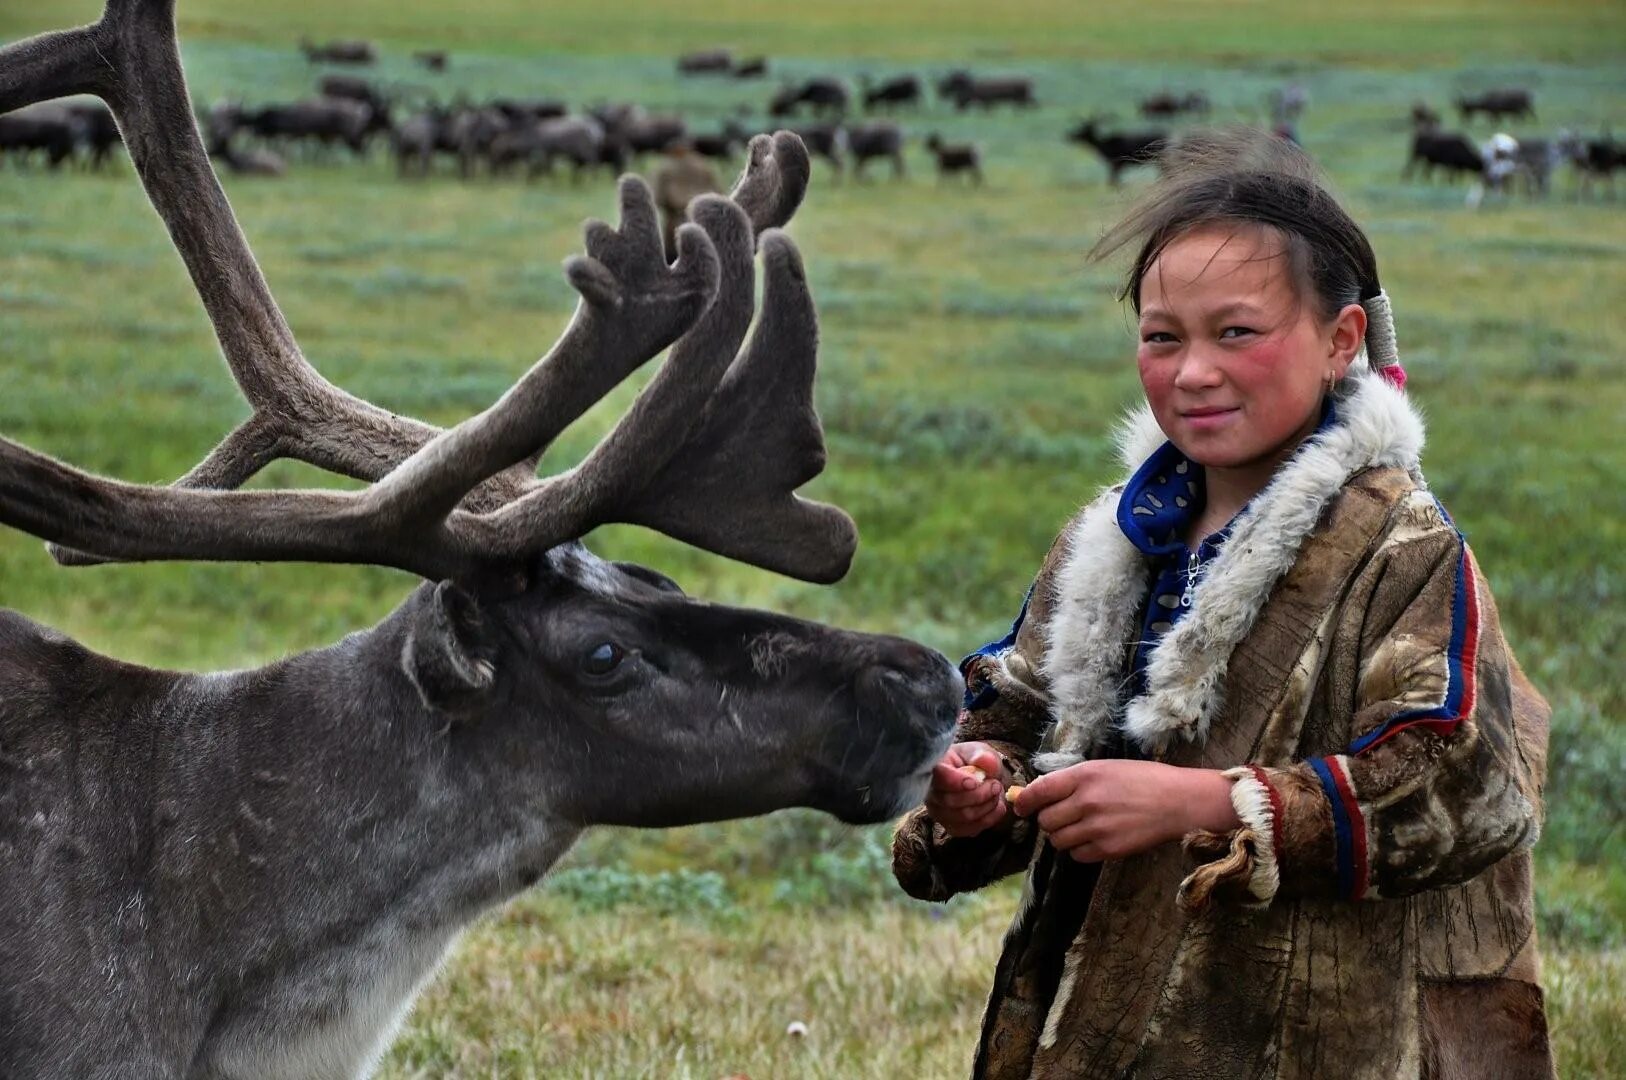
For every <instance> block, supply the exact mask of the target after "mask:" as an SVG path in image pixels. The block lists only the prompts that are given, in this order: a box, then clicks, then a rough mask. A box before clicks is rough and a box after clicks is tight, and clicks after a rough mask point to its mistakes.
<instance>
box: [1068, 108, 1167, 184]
mask: <svg viewBox="0 0 1626 1080" xmlns="http://www.w3.org/2000/svg"><path fill="white" fill-rule="evenodd" d="M1067 138H1068V139H1069V140H1070V141H1072V142H1076V143H1081V144H1083V145H1085V146H1088V147H1091V148H1093V149H1094V150H1095V152H1096V153H1098V154H1100V155H1101V159H1102V160H1103V161H1105V162H1106V163H1107V180H1108V182H1109V183H1111V184H1112V186H1113V187H1117V186H1118V184H1119V183H1120V181H1121V177H1122V174H1123V171H1124V170H1125V169H1128V168H1133V167H1135V166H1137V165H1153V166H1155V165H1157V164H1158V156H1159V155H1160V154H1162V153H1163V151H1164V150H1165V149H1167V148H1168V145H1169V134H1168V132H1166V131H1119V132H1113V133H1111V134H1108V133H1106V132H1103V131H1101V130H1100V127H1099V121H1097V120H1094V119H1091V120H1086V121H1084V122H1083V123H1082V124H1079V125H1078V126H1077V127H1076V128H1074V129H1073V130H1072V131H1070V132H1068V134H1067Z"/></svg>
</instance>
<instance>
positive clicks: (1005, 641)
mask: <svg viewBox="0 0 1626 1080" xmlns="http://www.w3.org/2000/svg"><path fill="white" fill-rule="evenodd" d="M1032 599H1033V586H1032V585H1029V586H1028V591H1027V595H1025V596H1024V597H1022V610H1021V611H1018V612H1017V613H1016V621H1015V622H1013V623H1011V629H1010V633H1008V634H1006V635H1005V636H1004V637H1002V638H1000V639H999V640H998V641H990V642H989V643H988V644H986V645H984V646H983V647H982V648H980V649H978V650H977V651H976V652H973V653H969V654H968V655H966V656H965V657H963V658H961V660H960V665H959V666H960V674H961V675H964V674H966V668H967V667H969V666H970V665H971V661H973V660H975V659H976V658H977V657H979V656H998V655H999V654H1000V653H1003V652H1006V651H1008V650H1010V649H1011V648H1012V647H1014V646H1015V645H1016V632H1017V631H1018V630H1020V629H1022V623H1023V622H1025V621H1026V620H1027V617H1028V602H1029V601H1031V600H1032ZM998 700H999V691H998V690H996V689H994V687H993V686H992V685H990V684H984V685H983V686H981V687H979V688H978V689H977V690H976V692H975V693H973V692H972V690H971V687H970V686H969V685H967V686H966V688H965V697H964V698H963V699H962V700H961V703H960V707H961V708H962V709H965V710H966V711H967V712H975V711H977V710H978V709H986V708H987V707H988V706H990V705H992V704H993V703H994V702H996V701H998Z"/></svg>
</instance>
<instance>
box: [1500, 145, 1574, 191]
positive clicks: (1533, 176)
mask: <svg viewBox="0 0 1626 1080" xmlns="http://www.w3.org/2000/svg"><path fill="white" fill-rule="evenodd" d="M1569 146H1570V142H1569V136H1567V135H1566V134H1562V133H1561V134H1560V135H1558V136H1557V137H1556V138H1552V139H1540V138H1524V139H1520V140H1518V147H1517V149H1515V150H1514V152H1513V175H1514V178H1515V180H1516V181H1517V182H1518V184H1519V186H1520V187H1521V188H1522V189H1523V190H1524V193H1525V194H1526V195H1528V196H1530V197H1531V198H1540V197H1542V196H1545V195H1546V194H1547V192H1548V191H1549V190H1550V189H1551V187H1552V178H1553V171H1554V170H1555V169H1557V168H1558V166H1559V165H1560V164H1562V163H1563V162H1564V160H1565V159H1566V158H1567V157H1568V156H1569V153H1568V151H1569Z"/></svg>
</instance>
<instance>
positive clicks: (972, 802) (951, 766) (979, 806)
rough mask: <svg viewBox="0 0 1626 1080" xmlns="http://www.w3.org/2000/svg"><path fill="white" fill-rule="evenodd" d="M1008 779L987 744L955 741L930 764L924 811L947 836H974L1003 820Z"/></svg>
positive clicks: (998, 760)
mask: <svg viewBox="0 0 1626 1080" xmlns="http://www.w3.org/2000/svg"><path fill="white" fill-rule="evenodd" d="M968 767H969V768H971V769H977V770H978V771H980V772H981V773H982V776H983V778H982V779H980V780H979V779H978V778H977V776H976V774H975V773H972V772H969V771H967V770H968ZM1010 782H1011V776H1010V773H1008V772H1007V771H1006V770H1005V767H1004V765H1003V763H1002V762H1001V760H1000V757H999V755H998V754H997V753H995V752H994V751H993V749H992V748H991V747H989V746H988V744H987V743H980V742H964V743H955V744H954V745H953V746H951V747H949V749H948V753H946V754H944V755H943V760H942V761H939V762H938V763H937V764H936V765H935V766H933V767H932V782H931V787H930V788H928V789H927V791H926V813H927V814H928V815H930V816H931V819H932V820H933V821H935V822H937V823H938V824H939V825H941V826H943V831H944V832H946V833H948V834H949V835H950V836H961V837H964V836H976V835H977V834H978V833H981V832H985V831H987V830H988V829H991V828H993V827H994V826H995V825H998V824H1000V823H1001V822H1003V821H1006V820H1007V818H1008V815H1007V813H1006V810H1005V786H1006V785H1007V784H1009V783H1010Z"/></svg>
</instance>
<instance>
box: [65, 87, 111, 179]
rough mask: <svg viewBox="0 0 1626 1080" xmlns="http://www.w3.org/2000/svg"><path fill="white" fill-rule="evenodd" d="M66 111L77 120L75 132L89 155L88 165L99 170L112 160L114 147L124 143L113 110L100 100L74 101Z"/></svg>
mask: <svg viewBox="0 0 1626 1080" xmlns="http://www.w3.org/2000/svg"><path fill="white" fill-rule="evenodd" d="M68 112H69V113H70V114H71V115H72V116H73V118H74V119H75V120H76V121H77V122H78V132H77V134H78V136H79V140H80V144H81V145H82V146H84V148H85V150H86V151H87V152H88V153H89V155H90V161H89V166H90V167H91V168H92V169H96V170H100V169H101V167H102V166H103V165H105V164H107V163H108V162H109V161H111V160H112V158H113V150H114V148H115V147H119V146H123V145H124V136H122V135H120V134H119V125H118V121H116V120H114V119H113V110H111V109H109V108H108V107H107V106H106V105H104V104H102V103H101V102H100V101H75V102H72V103H70V104H69V105H68Z"/></svg>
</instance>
